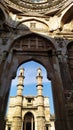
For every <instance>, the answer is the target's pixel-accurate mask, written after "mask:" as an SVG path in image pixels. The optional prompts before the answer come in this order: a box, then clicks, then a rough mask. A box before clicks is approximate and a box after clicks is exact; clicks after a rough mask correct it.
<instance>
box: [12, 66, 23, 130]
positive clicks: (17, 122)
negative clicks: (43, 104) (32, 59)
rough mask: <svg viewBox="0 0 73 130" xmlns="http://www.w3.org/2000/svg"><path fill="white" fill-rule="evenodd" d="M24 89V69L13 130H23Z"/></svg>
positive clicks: (21, 69) (19, 86)
mask: <svg viewBox="0 0 73 130" xmlns="http://www.w3.org/2000/svg"><path fill="white" fill-rule="evenodd" d="M23 87H24V68H20V72H19V76H18V84H17V95H16V104H15V114H14V116H13V122H12V129H11V130H21V128H22V98H23V95H22V92H23Z"/></svg>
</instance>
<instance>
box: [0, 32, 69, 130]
mask: <svg viewBox="0 0 73 130" xmlns="http://www.w3.org/2000/svg"><path fill="white" fill-rule="evenodd" d="M30 60H34V61H36V62H38V63H40V64H42V65H43V66H44V67H45V68H46V70H47V77H48V78H49V79H50V80H51V82H52V91H53V99H54V108H55V115H56V120H55V127H56V130H67V122H66V111H65V102H64V101H65V100H64V92H63V84H62V79H61V74H60V67H59V61H58V58H57V56H56V49H55V47H54V45H53V43H52V42H51V41H50V40H49V39H47V38H44V37H43V36H40V35H39V34H29V35H26V36H23V37H20V38H18V39H17V40H15V41H14V43H13V44H12V45H11V48H10V50H9V54H8V56H7V59H6V61H5V65H4V70H3V74H4V75H5V76H6V77H5V79H4V81H3V82H2V89H1V91H0V92H1V95H2V96H3V95H5V96H4V99H3V100H4V104H3V103H2V105H3V106H2V111H5V107H6V105H7V97H8V93H9V91H10V83H11V80H12V78H14V77H15V75H16V71H17V68H18V67H19V65H21V64H22V63H25V62H27V61H30ZM4 75H3V76H4ZM3 88H6V89H5V91H4V89H3ZM4 106H5V107H4Z"/></svg>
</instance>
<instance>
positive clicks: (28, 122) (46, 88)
mask: <svg viewBox="0 0 73 130" xmlns="http://www.w3.org/2000/svg"><path fill="white" fill-rule="evenodd" d="M20 68H24V76H25V78H24V87H23V94H22V95H23V96H24V97H23V100H26V101H27V111H26V112H27V113H26V115H25V116H24V117H22V120H23V123H22V124H23V125H22V128H23V130H35V125H36V126H37V124H35V120H34V116H33V114H32V112H31V110H32V109H33V106H32V105H33V101H34V100H35V98H34V97H37V87H36V86H37V83H36V76H37V69H38V68H41V70H42V77H43V79H42V85H43V96H44V97H45V98H46V97H48V98H47V99H49V101H48V103H49V112H50V114H49V116H48V117H46V119H48V118H50V121H51V124H53V125H52V126H51V124H45V127H46V126H48V127H47V129H49V127H50V126H51V127H52V129H53V128H54V130H55V126H54V121H55V114H54V106H53V97H52V87H51V81H50V80H49V79H47V71H46V69H45V68H44V66H42V65H41V64H39V63H37V62H35V61H29V62H26V63H24V64H22V65H21V66H19V68H18V70H17V76H18V75H19V71H20ZM17 76H16V78H15V79H14V80H13V81H12V85H11V91H10V98H11V97H16V93H17V87H16V86H17V83H18V77H17ZM31 96H32V97H31ZM10 100H11V99H10ZM12 100H13V99H12ZM14 100H15V99H14ZM23 104H26V102H25V103H23ZM45 104H46V103H45ZM24 107H25V106H24ZM24 107H23V109H24ZM31 107H32V108H31ZM46 107H47V106H46ZM25 109H26V108H25ZM29 109H30V110H29ZM8 110H9V107H8ZM28 110H29V112H28ZM35 110H36V108H35V107H34V110H33V111H35ZM49 112H48V113H49ZM24 113H25V111H24V112H23V115H24ZM46 113H47V112H45V116H46V115H47V114H46ZM23 115H22V116H23ZM36 120H37V119H36Z"/></svg>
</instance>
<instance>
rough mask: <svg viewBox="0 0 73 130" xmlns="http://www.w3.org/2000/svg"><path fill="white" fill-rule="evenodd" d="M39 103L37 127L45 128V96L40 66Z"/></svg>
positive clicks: (38, 75)
mask: <svg viewBox="0 0 73 130" xmlns="http://www.w3.org/2000/svg"><path fill="white" fill-rule="evenodd" d="M36 79H37V105H38V115H37V129H38V130H45V115H44V96H43V95H42V87H43V85H42V79H43V77H42V71H41V69H40V68H38V70H37V76H36Z"/></svg>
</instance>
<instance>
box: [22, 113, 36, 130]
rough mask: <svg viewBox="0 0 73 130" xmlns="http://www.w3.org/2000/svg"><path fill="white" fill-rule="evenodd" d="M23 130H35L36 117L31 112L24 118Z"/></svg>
mask: <svg viewBox="0 0 73 130" xmlns="http://www.w3.org/2000/svg"><path fill="white" fill-rule="evenodd" d="M23 130H35V122H34V116H33V114H32V113H31V112H28V113H26V115H25V117H24V123H23Z"/></svg>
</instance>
